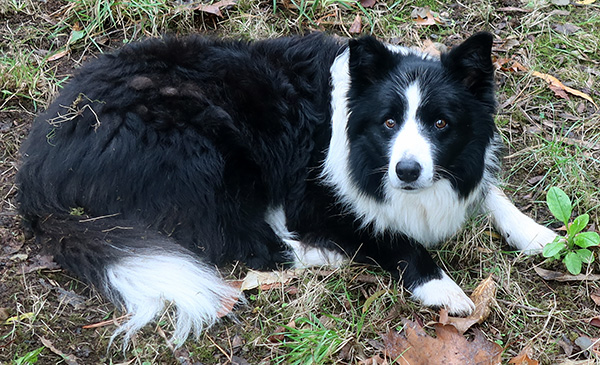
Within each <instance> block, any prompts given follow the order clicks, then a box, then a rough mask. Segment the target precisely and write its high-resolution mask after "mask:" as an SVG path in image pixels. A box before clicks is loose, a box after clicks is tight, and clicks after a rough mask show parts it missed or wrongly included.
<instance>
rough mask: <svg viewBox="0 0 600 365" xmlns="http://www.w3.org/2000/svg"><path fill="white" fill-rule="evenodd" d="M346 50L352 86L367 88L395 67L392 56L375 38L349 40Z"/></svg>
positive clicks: (365, 37)
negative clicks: (348, 53)
mask: <svg viewBox="0 0 600 365" xmlns="http://www.w3.org/2000/svg"><path fill="white" fill-rule="evenodd" d="M348 48H349V49H350V61H349V68H350V78H351V80H352V85H357V86H359V87H361V88H365V87H368V86H370V85H372V84H373V83H375V82H376V81H378V80H381V79H383V78H385V77H386V75H387V74H388V72H389V71H390V70H391V69H392V68H393V67H394V65H395V57H394V54H393V53H392V52H391V51H390V50H389V49H387V47H386V46H385V45H383V44H382V43H381V42H379V41H378V40H377V39H375V37H372V36H364V37H361V38H358V39H351V40H350V42H348Z"/></svg>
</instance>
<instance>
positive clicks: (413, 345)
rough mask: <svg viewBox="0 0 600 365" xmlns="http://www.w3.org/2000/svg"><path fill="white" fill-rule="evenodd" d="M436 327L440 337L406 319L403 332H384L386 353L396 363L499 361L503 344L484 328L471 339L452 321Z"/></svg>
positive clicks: (422, 364) (498, 362)
mask: <svg viewBox="0 0 600 365" xmlns="http://www.w3.org/2000/svg"><path fill="white" fill-rule="evenodd" d="M434 328H435V333H436V336H437V337H431V336H429V335H428V334H427V333H426V332H425V331H424V330H423V328H421V327H420V326H418V325H417V324H416V323H414V322H412V321H405V324H404V333H398V332H396V331H389V332H388V333H386V334H384V335H382V339H383V342H384V344H385V354H386V356H387V357H388V358H389V359H391V360H393V361H394V363H395V364H405V365H408V364H410V365H426V364H445V365H458V364H462V365H470V364H500V359H501V355H502V347H501V346H500V345H498V344H496V343H494V342H490V341H488V340H487V339H486V338H485V336H484V335H483V333H482V332H481V331H474V338H473V340H471V341H469V340H467V339H466V338H465V337H464V336H463V335H461V334H460V333H458V331H457V329H456V327H454V326H452V325H444V324H441V323H437V324H435V325H434Z"/></svg>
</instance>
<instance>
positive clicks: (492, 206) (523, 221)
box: [485, 186, 556, 254]
mask: <svg viewBox="0 0 600 365" xmlns="http://www.w3.org/2000/svg"><path fill="white" fill-rule="evenodd" d="M485 208H486V209H487V211H488V212H489V213H490V214H491V217H492V221H493V223H494V225H495V226H496V228H498V230H499V231H500V232H501V233H502V236H503V237H504V239H505V240H506V242H508V244H510V245H511V246H513V247H515V248H517V249H519V250H521V251H523V252H525V253H526V254H535V253H539V252H540V251H541V250H542V249H543V248H544V246H545V245H546V244H548V243H550V242H552V241H553V240H554V238H556V233H554V232H553V231H552V230H550V229H548V228H546V227H544V226H542V225H539V224H537V223H536V222H535V221H534V220H533V219H531V218H529V217H528V216H526V215H525V214H523V213H522V212H521V211H520V210H519V209H517V207H515V206H514V205H513V204H512V203H511V202H510V200H508V198H507V197H506V195H504V193H503V192H502V191H501V190H500V189H499V188H498V187H496V186H494V187H492V189H491V191H490V192H489V194H488V195H487V196H486V199H485Z"/></svg>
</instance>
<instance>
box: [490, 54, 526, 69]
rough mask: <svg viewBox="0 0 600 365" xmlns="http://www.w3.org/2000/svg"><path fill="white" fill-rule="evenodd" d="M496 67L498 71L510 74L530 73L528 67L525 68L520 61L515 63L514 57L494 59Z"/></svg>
mask: <svg viewBox="0 0 600 365" xmlns="http://www.w3.org/2000/svg"><path fill="white" fill-rule="evenodd" d="M494 67H495V68H496V69H497V70H502V71H508V72H518V71H528V69H527V67H525V66H523V65H522V64H521V63H519V62H518V61H515V60H514V59H513V58H512V57H500V58H496V59H494Z"/></svg>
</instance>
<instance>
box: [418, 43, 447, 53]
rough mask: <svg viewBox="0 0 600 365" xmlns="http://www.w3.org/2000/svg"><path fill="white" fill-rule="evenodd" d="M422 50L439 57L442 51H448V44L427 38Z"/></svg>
mask: <svg viewBox="0 0 600 365" xmlns="http://www.w3.org/2000/svg"><path fill="white" fill-rule="evenodd" d="M421 50H422V51H423V52H425V53H428V54H430V55H432V56H435V57H439V56H440V55H441V54H442V53H445V52H447V51H448V47H446V45H445V44H443V43H439V42H433V41H432V40H431V39H426V40H424V41H423V46H421Z"/></svg>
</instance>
